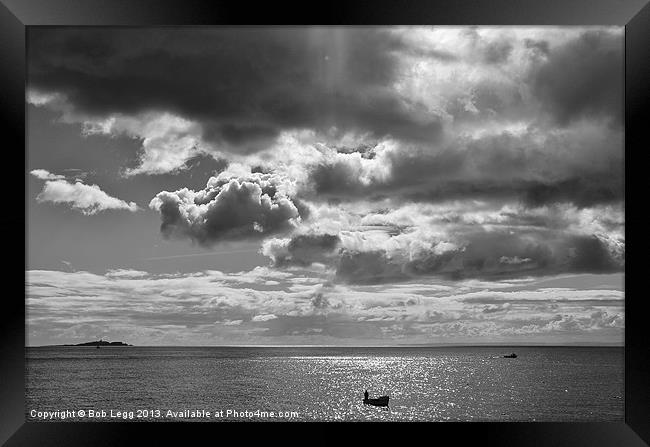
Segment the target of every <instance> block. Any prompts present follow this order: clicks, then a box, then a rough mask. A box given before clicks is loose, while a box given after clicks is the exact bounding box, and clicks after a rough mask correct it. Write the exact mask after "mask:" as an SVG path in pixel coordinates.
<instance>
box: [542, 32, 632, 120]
mask: <svg viewBox="0 0 650 447" xmlns="http://www.w3.org/2000/svg"><path fill="white" fill-rule="evenodd" d="M623 73H624V70H623V42H622V40H621V38H620V35H619V34H618V33H611V32H608V31H605V30H590V31H585V32H584V33H583V34H581V35H580V36H579V37H578V38H576V39H574V40H571V41H569V42H567V43H566V44H564V45H560V46H557V47H551V48H549V50H548V59H546V60H545V62H544V63H543V64H540V66H539V67H538V68H537V69H536V70H533V72H532V73H531V76H532V82H531V83H532V88H533V93H534V94H535V95H536V97H537V98H539V100H540V101H541V103H542V104H543V106H544V107H545V108H546V109H547V110H548V112H549V113H550V114H551V116H552V117H553V119H554V120H555V121H556V122H557V123H559V124H561V125H567V124H569V123H570V122H572V121H574V120H578V119H581V118H584V117H590V116H603V115H604V116H607V117H611V118H612V119H613V120H614V121H615V123H616V124H618V125H620V124H621V123H622V117H623Z"/></svg>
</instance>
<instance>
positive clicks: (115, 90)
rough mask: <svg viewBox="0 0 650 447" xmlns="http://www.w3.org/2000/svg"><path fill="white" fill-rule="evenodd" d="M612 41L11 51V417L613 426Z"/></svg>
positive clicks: (140, 39)
mask: <svg viewBox="0 0 650 447" xmlns="http://www.w3.org/2000/svg"><path fill="white" fill-rule="evenodd" d="M624 43H625V28H624V27H622V26H505V25H503V26H424V25H422V26H419V25H418V26H206V27H201V26H197V27H182V26H177V27H102V26H97V27H76V26H47V27H29V28H28V29H27V34H26V51H27V52H26V86H25V102H26V117H25V120H26V121H25V131H26V148H25V151H26V167H27V171H26V172H25V178H26V188H27V191H26V196H25V200H26V203H25V208H26V230H25V232H26V243H25V245H26V247H25V251H26V271H25V344H26V348H25V402H26V403H25V419H26V420H27V421H39V422H43V421H48V422H49V421H54V422H80V423H85V422H124V421H132V422H143V421H146V422H157V423H161V422H178V421H192V422H212V423H218V422H229V421H246V422H261V421H268V422H287V421H291V422H312V421H327V422H335V421H344V422H352V421H385V422H393V421H426V422H445V421H453V422H470V421H472V422H473V421H481V422H515V421H516V422H524V421H525V422H583V421H589V422H623V421H624V413H625V411H624V410H625V384H624V375H625V367H624V345H625V343H624V340H625V338H624V336H625V288H624V281H625V188H624V185H625V125H624V124H625V120H624V105H625V102H624V100H625V97H624V94H625V89H624V76H625V61H624V54H625V48H624ZM9 237H11V236H10V235H9Z"/></svg>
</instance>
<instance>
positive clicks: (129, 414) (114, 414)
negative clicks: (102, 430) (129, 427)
mask: <svg viewBox="0 0 650 447" xmlns="http://www.w3.org/2000/svg"><path fill="white" fill-rule="evenodd" d="M88 417H89V418H106V417H109V418H119V419H133V418H135V412H133V411H118V410H109V411H106V410H88Z"/></svg>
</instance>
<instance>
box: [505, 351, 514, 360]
mask: <svg viewBox="0 0 650 447" xmlns="http://www.w3.org/2000/svg"><path fill="white" fill-rule="evenodd" d="M503 358H504V359H516V358H517V354H515V353H514V352H513V353H512V354H506V355H504V356H503Z"/></svg>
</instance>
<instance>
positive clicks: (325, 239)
mask: <svg viewBox="0 0 650 447" xmlns="http://www.w3.org/2000/svg"><path fill="white" fill-rule="evenodd" d="M340 243H341V239H340V238H339V236H337V235H334V234H299V235H296V236H293V237H291V238H290V239H271V240H269V241H267V242H266V243H265V244H264V246H263V247H262V253H263V254H264V255H266V256H268V257H270V258H271V260H272V261H273V265H274V266H276V267H281V266H288V265H298V266H309V265H311V264H313V263H315V262H320V263H328V262H330V261H331V259H332V257H333V256H334V255H335V254H336V252H337V249H338V247H339V245H340Z"/></svg>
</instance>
